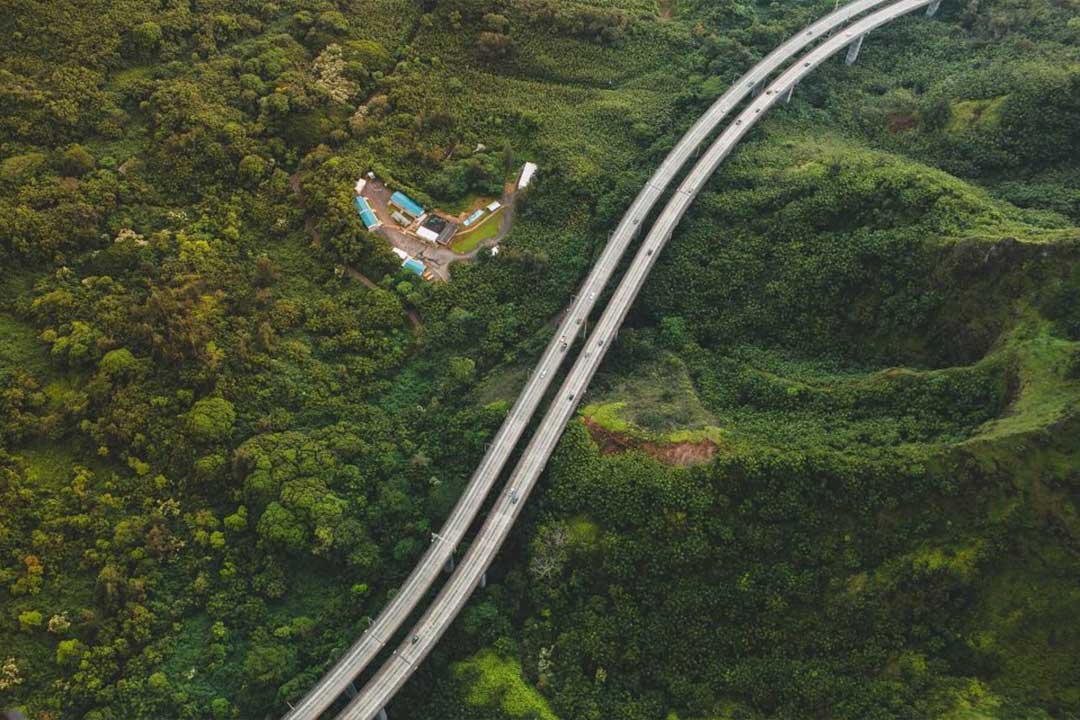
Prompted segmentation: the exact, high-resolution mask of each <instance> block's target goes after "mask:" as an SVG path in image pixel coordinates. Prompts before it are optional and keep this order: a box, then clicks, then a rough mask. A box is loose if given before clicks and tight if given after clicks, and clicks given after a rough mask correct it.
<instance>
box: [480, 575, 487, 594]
mask: <svg viewBox="0 0 1080 720" xmlns="http://www.w3.org/2000/svg"><path fill="white" fill-rule="evenodd" d="M486 587H487V573H484V574H483V575H481V576H480V589H481V590H483V589H484V588H486Z"/></svg>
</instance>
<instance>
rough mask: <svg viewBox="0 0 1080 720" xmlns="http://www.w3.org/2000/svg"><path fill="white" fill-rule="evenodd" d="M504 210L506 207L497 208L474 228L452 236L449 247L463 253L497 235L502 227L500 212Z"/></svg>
mask: <svg viewBox="0 0 1080 720" xmlns="http://www.w3.org/2000/svg"><path fill="white" fill-rule="evenodd" d="M505 210H506V208H499V209H498V210H496V211H495V212H494V213H492V214H491V215H488V216H487V217H486V218H484V221H483V222H482V223H480V224H479V225H477V226H476V229H475V230H473V231H472V232H469V233H466V234H464V235H459V236H458V237H456V238H454V240H453V241H452V242H451V243H450V249H451V250H453V251H454V252H456V253H460V254H462V255H464V254H465V253H470V252H472V251H473V250H475V249H476V247H477V246H478V245H479V244H480V243H482V242H485V241H487V240H490V239H491V238H493V237H495V236H496V235H498V234H499V228H501V227H502V214H503V212H505Z"/></svg>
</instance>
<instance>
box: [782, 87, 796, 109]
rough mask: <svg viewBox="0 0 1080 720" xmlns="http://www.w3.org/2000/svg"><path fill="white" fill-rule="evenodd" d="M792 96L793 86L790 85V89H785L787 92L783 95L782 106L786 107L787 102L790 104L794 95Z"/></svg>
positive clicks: (793, 92)
mask: <svg viewBox="0 0 1080 720" xmlns="http://www.w3.org/2000/svg"><path fill="white" fill-rule="evenodd" d="M794 94H795V84H794V83H792V85H791V87H789V88H788V89H787V92H786V93H784V104H785V105H787V104H788V103H789V102H791V96H792V95H794Z"/></svg>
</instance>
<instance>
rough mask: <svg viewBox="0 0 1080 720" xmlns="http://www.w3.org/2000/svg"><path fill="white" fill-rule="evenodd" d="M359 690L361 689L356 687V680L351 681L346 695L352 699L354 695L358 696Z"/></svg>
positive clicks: (346, 689)
mask: <svg viewBox="0 0 1080 720" xmlns="http://www.w3.org/2000/svg"><path fill="white" fill-rule="evenodd" d="M359 692H360V691H359V690H357V689H356V683H355V682H351V683H349V687H347V688H345V697H347V698H349V699H350V700H352V699H353V698H354V697H356V696H357V694H358V693H359Z"/></svg>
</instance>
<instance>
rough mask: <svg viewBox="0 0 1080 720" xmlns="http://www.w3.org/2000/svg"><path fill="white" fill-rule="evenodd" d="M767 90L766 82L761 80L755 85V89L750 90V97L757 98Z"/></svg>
mask: <svg viewBox="0 0 1080 720" xmlns="http://www.w3.org/2000/svg"><path fill="white" fill-rule="evenodd" d="M764 89H765V81H764V80H759V81H758V82H757V83H755V84H754V87H753V89H751V90H750V97H757V96H758V95H760V94H761V92H762V91H763V90H764Z"/></svg>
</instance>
